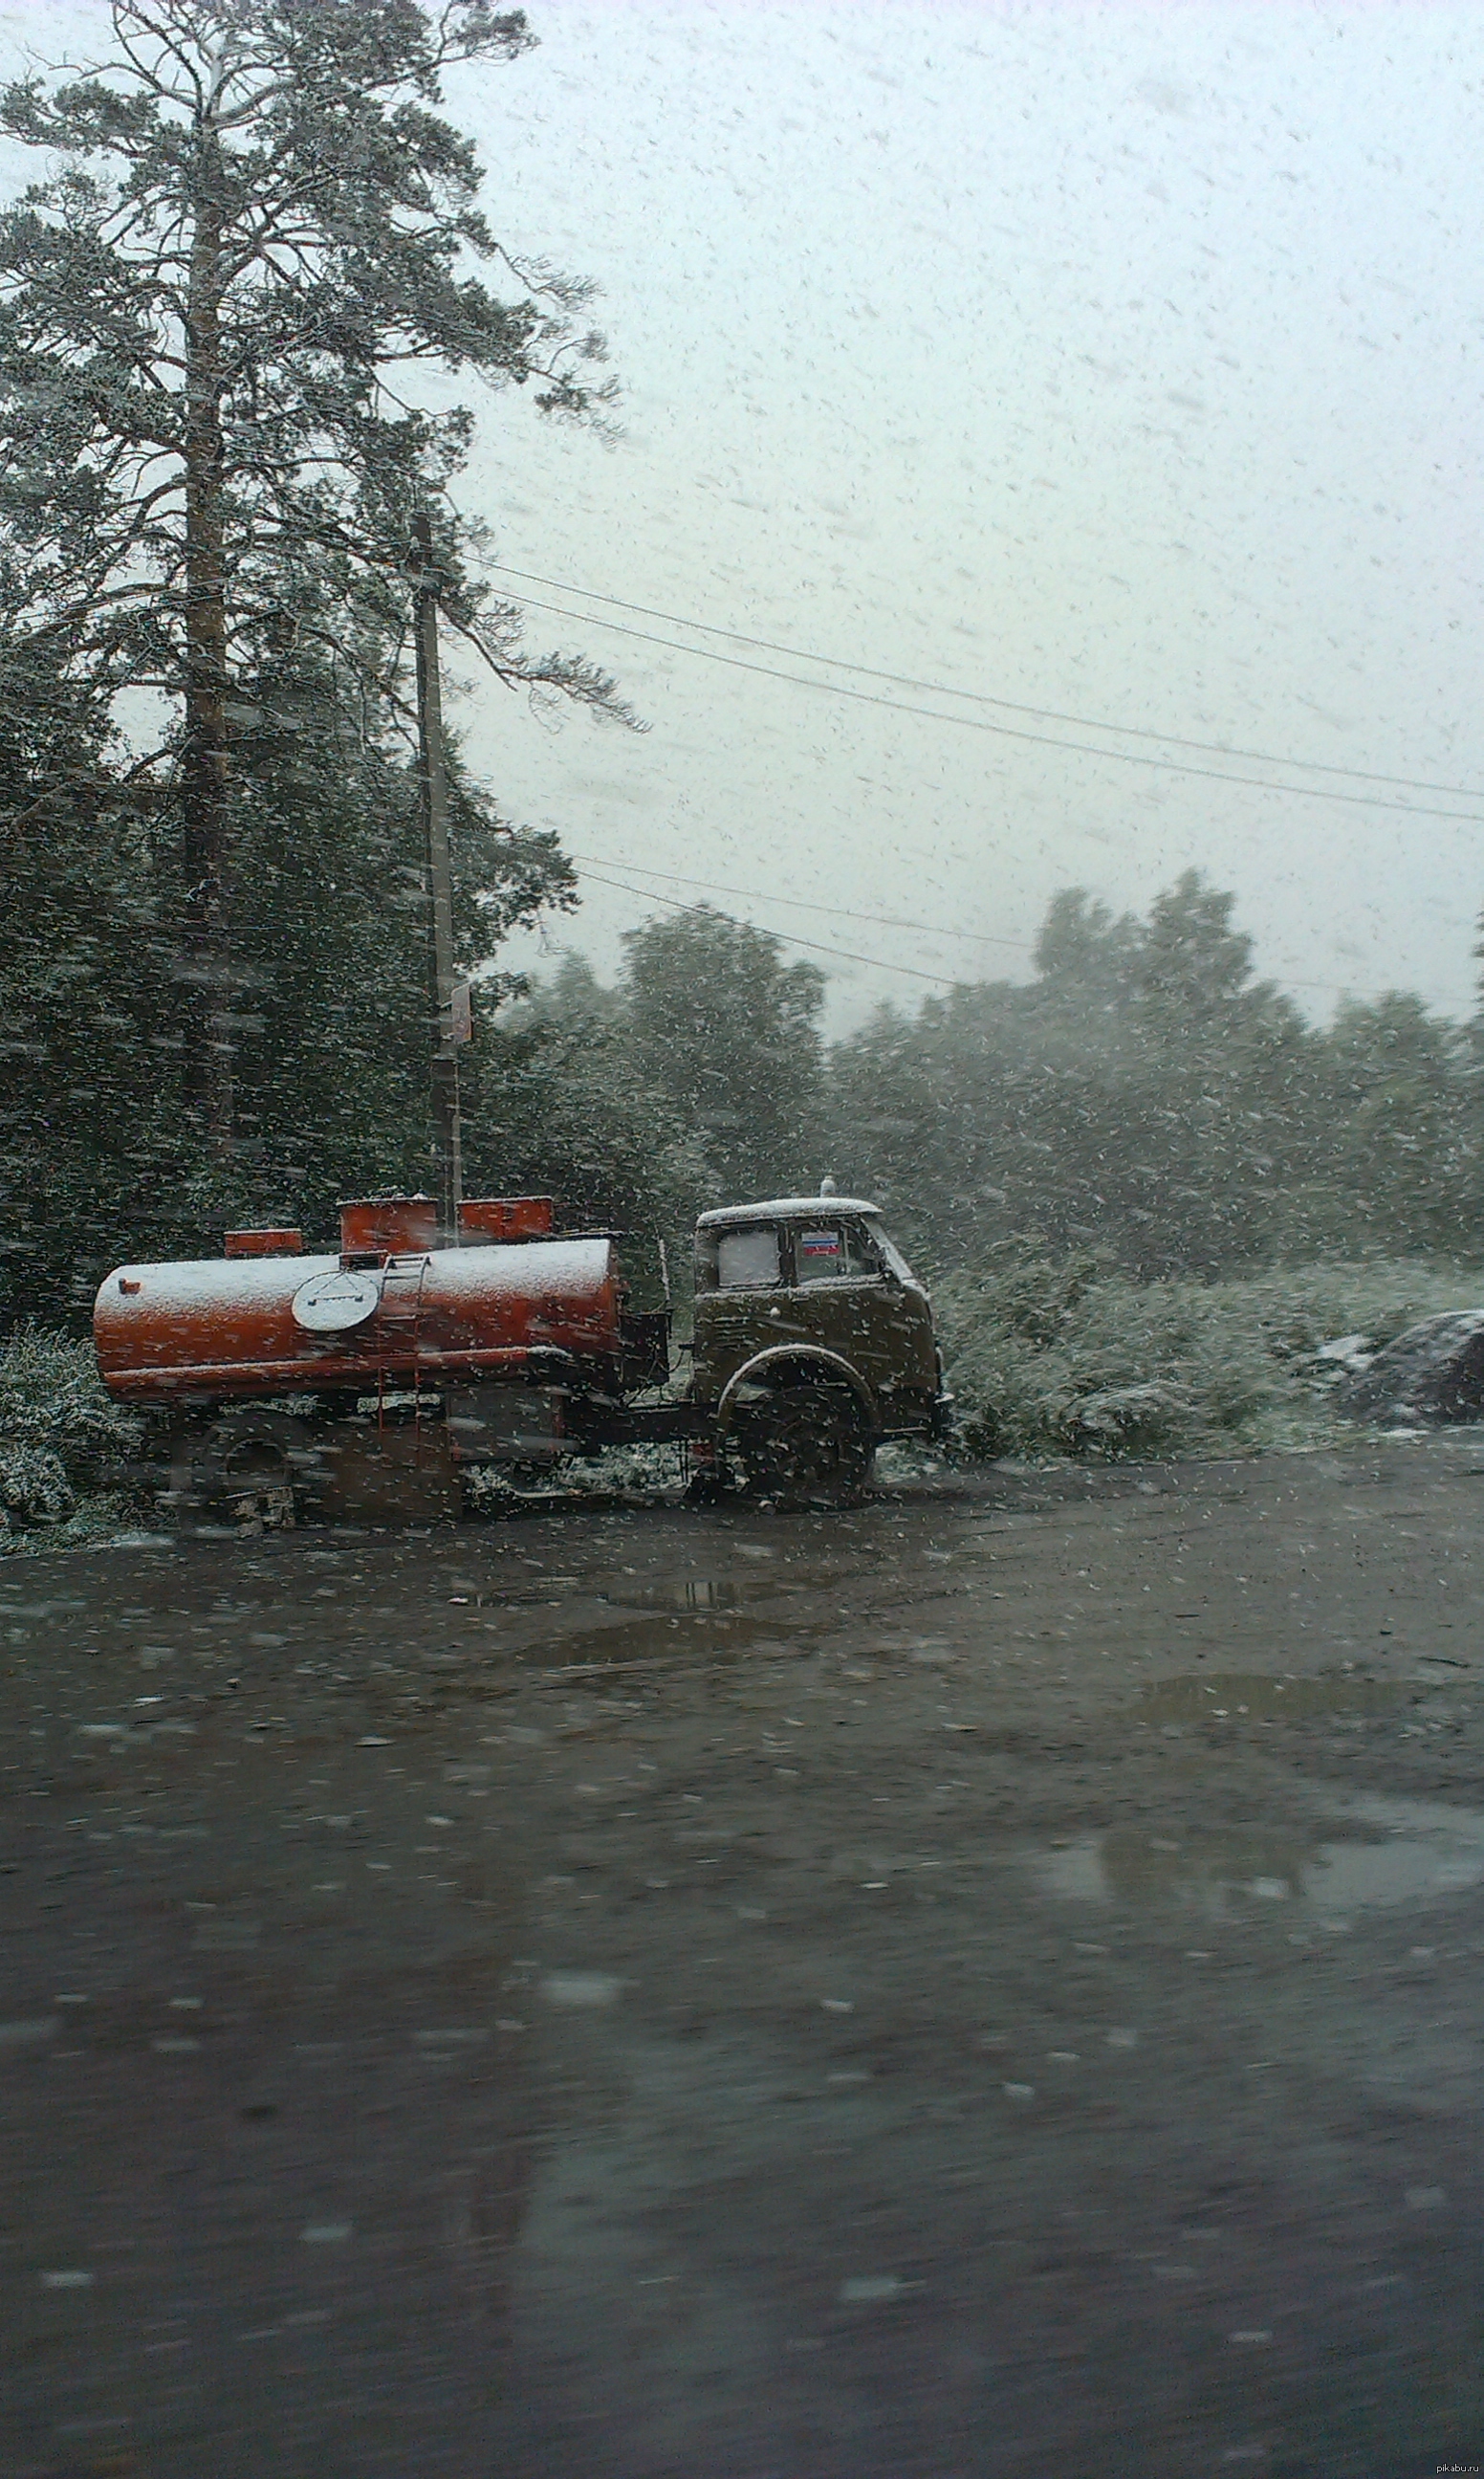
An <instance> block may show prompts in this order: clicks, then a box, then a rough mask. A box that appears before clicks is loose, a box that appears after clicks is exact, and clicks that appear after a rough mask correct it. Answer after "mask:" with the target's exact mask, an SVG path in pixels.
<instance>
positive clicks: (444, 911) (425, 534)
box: [413, 516, 468, 1247]
mask: <svg viewBox="0 0 1484 2479" xmlns="http://www.w3.org/2000/svg"><path fill="white" fill-rule="evenodd" d="M413 544H414V551H413V564H414V572H415V574H416V576H417V580H418V586H417V594H418V628H417V640H418V746H419V759H420V767H419V772H420V776H421V789H422V834H423V849H424V853H425V855H426V869H427V891H428V908H429V915H430V922H429V929H430V935H429V939H428V996H429V1000H430V1003H431V1009H432V1034H433V1061H432V1079H431V1099H432V1106H433V1108H432V1117H433V1151H434V1154H435V1156H436V1163H437V1168H436V1179H437V1186H436V1188H435V1190H434V1193H435V1194H436V1196H437V1198H438V1221H439V1228H440V1232H441V1235H442V1237H443V1240H444V1241H445V1243H446V1245H448V1246H449V1247H456V1246H457V1244H458V1237H459V1207H460V1205H461V1204H462V1203H463V1198H464V1166H463V1155H462V1143H461V1132H460V1125H459V1061H458V1053H459V1043H460V1041H461V1040H467V1038H468V1022H467V1011H466V1010H464V1009H458V1010H457V1011H456V1009H455V988H454V980H453V878H452V873H451V871H450V868H449V865H448V774H447V771H446V769H445V766H444V751H443V696H442V691H441V687H440V683H439V676H438V590H439V575H438V570H437V568H436V567H435V565H434V562H433V532H432V527H431V525H430V524H429V523H428V521H427V518H426V517H425V516H418V517H415V518H414V520H413Z"/></svg>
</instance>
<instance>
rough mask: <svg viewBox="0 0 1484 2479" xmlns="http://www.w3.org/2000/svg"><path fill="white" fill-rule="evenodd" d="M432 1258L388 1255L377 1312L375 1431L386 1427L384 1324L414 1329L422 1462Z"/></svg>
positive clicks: (415, 1422)
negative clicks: (426, 1298)
mask: <svg viewBox="0 0 1484 2479" xmlns="http://www.w3.org/2000/svg"><path fill="white" fill-rule="evenodd" d="M432 1262H433V1261H432V1259H431V1257H429V1256H428V1255H427V1254H426V1253H425V1252H424V1253H423V1254H422V1255H421V1256H418V1257H392V1256H389V1257H388V1258H387V1260H386V1263H385V1265H383V1266H382V1269H381V1302H380V1305H379V1307H378V1308H377V1311H376V1324H377V1329H378V1332H377V1350H376V1434H377V1436H378V1437H380V1436H381V1435H382V1434H383V1433H384V1431H385V1429H386V1400H387V1355H386V1347H385V1331H384V1329H385V1326H387V1325H391V1326H393V1327H397V1326H402V1327H405V1326H408V1325H410V1326H411V1328H412V1396H413V1412H412V1429H413V1439H414V1446H413V1460H414V1463H415V1464H419V1465H421V1463H422V1295H423V1292H424V1291H425V1289H426V1286H427V1277H428V1269H429V1267H430V1266H431V1265H432Z"/></svg>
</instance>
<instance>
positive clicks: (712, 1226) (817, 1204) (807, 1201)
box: [696, 1196, 881, 1231]
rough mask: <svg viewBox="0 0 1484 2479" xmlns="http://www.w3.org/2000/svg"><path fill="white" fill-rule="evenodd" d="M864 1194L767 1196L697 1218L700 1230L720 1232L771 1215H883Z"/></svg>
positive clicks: (822, 1217)
mask: <svg viewBox="0 0 1484 2479" xmlns="http://www.w3.org/2000/svg"><path fill="white" fill-rule="evenodd" d="M880 1212H881V1207H880V1206H879V1205H871V1204H869V1203H868V1202H867V1200H866V1199H865V1198H864V1197H863V1196H767V1197H764V1199H763V1201H762V1203H761V1204H760V1205H718V1206H713V1208H712V1210H711V1212H710V1213H709V1214H698V1215H697V1217H696V1228H697V1230H698V1231H718V1230H721V1229H722V1228H723V1227H724V1225H725V1224H727V1223H729V1222H755V1221H756V1220H757V1219H758V1217H759V1215H766V1214H814V1215H815V1216H816V1217H817V1218H819V1219H822V1220H824V1221H828V1220H829V1218H830V1216H831V1214H880Z"/></svg>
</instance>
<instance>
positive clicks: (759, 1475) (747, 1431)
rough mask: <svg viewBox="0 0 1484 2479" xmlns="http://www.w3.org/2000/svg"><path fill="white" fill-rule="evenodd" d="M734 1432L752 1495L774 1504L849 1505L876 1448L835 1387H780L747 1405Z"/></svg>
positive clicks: (849, 1400)
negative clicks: (769, 1500) (764, 1399)
mask: <svg viewBox="0 0 1484 2479" xmlns="http://www.w3.org/2000/svg"><path fill="white" fill-rule="evenodd" d="M735 1434H736V1444H737V1450H738V1452H739V1454H740V1455H741V1457H742V1461H743V1463H744V1465H745V1466H746V1469H747V1479H748V1487H749V1489H750V1490H751V1492H752V1494H753V1495H754V1496H755V1497H771V1498H774V1499H776V1500H777V1502H778V1503H779V1505H780V1506H854V1505H855V1504H856V1502H857V1499H858V1498H859V1496H860V1494H861V1491H862V1490H863V1489H864V1487H865V1483H866V1478H867V1475H868V1474H869V1472H870V1470H871V1462H872V1458H873V1456H874V1455H875V1452H876V1448H875V1445H874V1444H873V1443H872V1441H871V1438H870V1437H869V1435H868V1434H867V1431H866V1429H865V1427H864V1425H863V1423H862V1421H861V1418H860V1415H859V1413H858V1411H857V1408H856V1405H855V1403H854V1401H853V1400H852V1398H851V1397H850V1396H849V1395H848V1394H846V1393H843V1392H842V1391H841V1389H840V1388H838V1387H835V1386H788V1387H780V1388H779V1389H778V1390H777V1391H776V1393H773V1394H772V1395H771V1396H770V1397H769V1398H768V1400H767V1401H766V1402H763V1403H755V1404H750V1405H749V1406H748V1409H747V1411H746V1413H745V1415H743V1416H742V1417H741V1418H739V1419H738V1421H737V1426H736V1432H735Z"/></svg>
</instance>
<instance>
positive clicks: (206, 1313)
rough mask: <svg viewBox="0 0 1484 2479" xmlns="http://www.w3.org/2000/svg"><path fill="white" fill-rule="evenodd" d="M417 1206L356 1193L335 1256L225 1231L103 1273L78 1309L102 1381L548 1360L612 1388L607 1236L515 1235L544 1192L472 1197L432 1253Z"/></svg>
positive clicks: (340, 1377)
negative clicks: (167, 1257) (170, 1257)
mask: <svg viewBox="0 0 1484 2479" xmlns="http://www.w3.org/2000/svg"><path fill="white" fill-rule="evenodd" d="M433 1214H434V1208H433V1206H432V1204H431V1201H430V1200H429V1199H427V1198H423V1197H399V1198H376V1199H357V1200H354V1201H353V1202H347V1203H346V1204H345V1207H344V1208H343V1209H342V1228H341V1237H342V1241H343V1246H342V1250H341V1254H340V1255H339V1256H338V1257H336V1256H328V1255H320V1256H306V1255H303V1254H300V1253H298V1250H297V1248H296V1247H295V1242H296V1241H297V1240H298V1234H297V1232H291V1231H272V1232H263V1233H257V1232H234V1233H233V1234H232V1235H231V1251H230V1253H229V1254H228V1255H226V1256H224V1257H220V1258H206V1259H200V1260H194V1261H186V1262H183V1263H178V1264H174V1265H120V1266H117V1267H115V1270H114V1272H113V1273H111V1274H110V1275H109V1276H108V1277H107V1279H106V1280H105V1281H104V1282H103V1284H102V1285H101V1286H100V1288H99V1291H98V1295H97V1300H96V1302H95V1304H94V1308H93V1336H94V1342H95V1345H96V1349H97V1356H98V1367H99V1370H100V1372H101V1375H102V1378H103V1383H104V1385H105V1386H106V1387H107V1389H108V1391H109V1393H111V1394H112V1395H113V1396H115V1399H116V1400H118V1401H120V1402H128V1403H137V1404H140V1405H148V1404H156V1405H167V1404H170V1403H176V1404H182V1405H185V1404H190V1403H194V1404H197V1405H202V1404H206V1403H213V1402H225V1401H242V1400H243V1399H245V1398H249V1397H252V1396H258V1397H262V1396H264V1395H276V1394H308V1393H322V1394H326V1395H336V1396H340V1397H344V1396H345V1395H347V1394H356V1393H362V1394H364V1393H372V1392H376V1391H377V1390H379V1389H382V1388H387V1387H405V1386H408V1385H411V1384H414V1383H421V1384H422V1385H433V1386H441V1385H445V1384H448V1383H452V1382H456V1381H459V1380H464V1381H468V1380H471V1379H479V1378H489V1377H493V1376H498V1375H499V1374H500V1373H501V1372H506V1371H507V1372H508V1373H509V1374H510V1375H511V1376H512V1377H519V1376H522V1375H523V1374H525V1373H526V1372H527V1368H528V1367H529V1370H530V1373H532V1374H536V1373H539V1372H541V1371H543V1370H550V1369H551V1368H552V1367H556V1366H565V1367H567V1368H569V1369H572V1368H574V1366H575V1369H576V1373H577V1374H578V1375H579V1376H583V1375H585V1377H586V1380H587V1382H588V1383H589V1384H591V1385H595V1386H603V1385H607V1384H610V1383H612V1382H614V1380H615V1378H616V1373H617V1369H618V1367H619V1364H620V1360H621V1355H622V1350H623V1337H622V1331H621V1324H620V1293H619V1278H618V1268H617V1265H616V1262H615V1257H614V1249H613V1243H612V1241H611V1240H607V1239H588V1240H563V1239H539V1238H535V1237H525V1236H522V1237H519V1238H517V1237H515V1236H514V1233H515V1231H517V1230H519V1231H521V1232H523V1233H527V1232H532V1231H534V1230H538V1229H541V1228H543V1227H544V1228H545V1229H546V1230H547V1231H550V1221H551V1206H550V1198H545V1197H521V1198H482V1199H475V1200H473V1201H471V1203H470V1204H468V1205H466V1206H465V1208H464V1213H463V1216H462V1219H461V1229H462V1232H463V1235H464V1244H463V1245H462V1246H460V1247H456V1248H440V1247H437V1246H434V1245H433V1244H432V1241H433V1238H434V1236H435V1234H434V1223H433V1220H432V1218H431V1217H432V1215H433ZM507 1231H508V1232H510V1233H511V1236H510V1237H508V1238H506V1237H505V1236H504V1234H505V1233H506V1232H507ZM255 1242H257V1243H263V1245H262V1246H261V1247H260V1246H258V1245H254V1244H253V1243H255ZM279 1249H281V1250H282V1253H277V1251H278V1250H279ZM269 1250H271V1251H273V1253H268V1251H269ZM337 1286H338V1287H339V1289H338V1290H337ZM358 1286H359V1288H357V1287H358ZM296 1310H297V1313H296ZM306 1319H307V1322H306ZM551 1354H561V1355H565V1356H566V1358H565V1362H564V1363H553V1362H552V1360H551V1359H550V1355H551Z"/></svg>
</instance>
